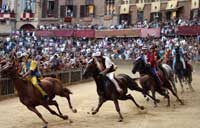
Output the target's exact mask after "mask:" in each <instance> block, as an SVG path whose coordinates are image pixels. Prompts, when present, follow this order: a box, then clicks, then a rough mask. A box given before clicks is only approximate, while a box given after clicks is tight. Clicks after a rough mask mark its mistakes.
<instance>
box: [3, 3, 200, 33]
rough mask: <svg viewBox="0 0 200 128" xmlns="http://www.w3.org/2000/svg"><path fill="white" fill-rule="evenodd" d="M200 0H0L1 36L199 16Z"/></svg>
mask: <svg viewBox="0 0 200 128" xmlns="http://www.w3.org/2000/svg"><path fill="white" fill-rule="evenodd" d="M199 4H200V2H199V0H0V7H1V8H0V27H1V28H2V29H1V30H0V33H1V34H4V33H7V34H9V33H10V32H12V31H14V30H16V29H34V28H37V26H38V25H40V24H49V23H79V24H93V25H94V24H101V25H104V26H110V25H116V24H119V23H123V22H127V23H128V24H134V23H136V22H137V21H143V20H148V21H153V20H159V21H161V20H162V21H165V20H169V19H174V18H177V17H182V18H187V19H190V18H195V17H198V16H199V15H200V9H199V7H200V5H199Z"/></svg>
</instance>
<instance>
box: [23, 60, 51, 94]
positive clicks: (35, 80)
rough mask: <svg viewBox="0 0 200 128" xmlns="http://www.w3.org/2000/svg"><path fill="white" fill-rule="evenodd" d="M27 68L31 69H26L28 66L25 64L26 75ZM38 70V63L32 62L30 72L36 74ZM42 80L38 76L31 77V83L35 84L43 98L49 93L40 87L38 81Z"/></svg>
mask: <svg viewBox="0 0 200 128" xmlns="http://www.w3.org/2000/svg"><path fill="white" fill-rule="evenodd" d="M27 68H29V67H26V64H25V65H24V71H25V73H26V71H27ZM37 68H38V64H37V61H35V60H32V61H31V64H30V69H29V70H30V71H31V72H34V71H35V70H36V69H37ZM40 78H41V77H40ZM40 78H37V76H36V75H30V77H29V80H30V81H31V83H32V84H33V86H34V87H35V88H36V89H38V90H39V91H40V93H41V94H42V96H46V95H47V93H46V92H45V91H44V90H43V89H42V88H41V87H40V85H39V83H38V79H40Z"/></svg>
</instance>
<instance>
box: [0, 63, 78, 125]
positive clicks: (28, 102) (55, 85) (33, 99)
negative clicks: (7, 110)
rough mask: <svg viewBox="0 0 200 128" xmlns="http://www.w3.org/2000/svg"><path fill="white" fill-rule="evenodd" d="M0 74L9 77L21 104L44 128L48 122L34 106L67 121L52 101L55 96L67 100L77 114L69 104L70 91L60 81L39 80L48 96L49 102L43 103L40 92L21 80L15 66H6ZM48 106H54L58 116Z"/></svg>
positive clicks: (54, 79)
mask: <svg viewBox="0 0 200 128" xmlns="http://www.w3.org/2000/svg"><path fill="white" fill-rule="evenodd" d="M0 73H2V74H3V73H6V74H8V75H9V76H10V77H11V79H12V80H13V81H14V86H15V88H16V90H17V92H18V96H19V99H20V101H21V103H22V104H24V105H25V106H26V107H27V108H28V109H29V110H30V111H32V112H34V113H35V114H37V116H38V117H39V118H40V119H41V120H42V121H43V122H44V124H45V125H44V128H47V126H48V122H47V121H46V120H45V119H44V118H43V117H42V115H41V114H40V113H39V111H38V110H37V109H36V106H38V105H42V106H43V107H45V108H46V109H47V110H48V111H49V112H50V113H51V114H53V115H56V116H58V117H60V118H62V119H64V120H67V119H68V116H67V115H63V114H62V113H61V111H60V109H59V106H58V103H57V102H56V100H53V99H54V97H55V96H56V95H58V96H61V97H65V98H67V100H68V103H69V107H70V109H71V110H72V111H73V112H74V113H76V112H77V110H76V109H73V107H72V105H71V102H70V94H72V93H71V91H70V90H69V89H67V88H64V87H63V85H62V83H61V81H60V80H58V79H56V78H51V77H47V78H44V79H42V80H41V84H42V85H43V86H44V90H45V91H46V92H47V93H48V96H49V100H48V101H44V100H42V95H41V94H40V92H39V91H38V90H37V89H35V88H34V86H32V84H31V82H30V81H27V80H24V79H22V78H21V76H20V75H19V74H18V73H17V70H16V66H15V64H6V65H5V66H4V67H3V68H2V69H1V70H0ZM49 105H54V106H56V108H57V110H58V112H59V114H58V113H57V112H55V111H54V110H52V109H51V108H50V107H49ZM70 122H71V120H70Z"/></svg>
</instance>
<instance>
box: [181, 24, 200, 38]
mask: <svg viewBox="0 0 200 128" xmlns="http://www.w3.org/2000/svg"><path fill="white" fill-rule="evenodd" d="M177 34H178V35H184V36H194V35H198V34H200V26H181V27H178V31H177Z"/></svg>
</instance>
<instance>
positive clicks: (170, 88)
mask: <svg viewBox="0 0 200 128" xmlns="http://www.w3.org/2000/svg"><path fill="white" fill-rule="evenodd" d="M168 89H169V90H170V91H171V92H172V94H173V95H174V96H175V97H176V98H177V100H178V101H179V102H180V103H181V105H184V103H183V101H182V100H181V99H180V98H179V97H178V95H177V94H176V93H175V92H174V90H173V89H172V87H169V88H168Z"/></svg>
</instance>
